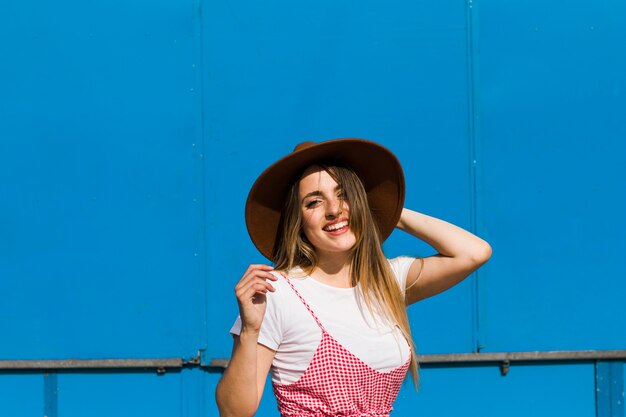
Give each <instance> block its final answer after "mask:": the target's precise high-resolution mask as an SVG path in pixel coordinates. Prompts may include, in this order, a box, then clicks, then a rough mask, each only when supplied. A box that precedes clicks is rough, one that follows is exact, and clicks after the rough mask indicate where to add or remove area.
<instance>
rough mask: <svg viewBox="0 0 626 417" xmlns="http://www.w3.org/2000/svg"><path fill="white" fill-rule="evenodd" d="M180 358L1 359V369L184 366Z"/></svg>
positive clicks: (157, 367) (158, 367)
mask: <svg viewBox="0 0 626 417" xmlns="http://www.w3.org/2000/svg"><path fill="white" fill-rule="evenodd" d="M183 365H185V362H184V361H183V360H182V359H180V358H166V359H62V360H0V370H3V369H4V370H19V369H132V368H156V369H160V368H182V367H183Z"/></svg>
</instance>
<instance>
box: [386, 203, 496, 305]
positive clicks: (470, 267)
mask: <svg viewBox="0 0 626 417" xmlns="http://www.w3.org/2000/svg"><path fill="white" fill-rule="evenodd" d="M397 227H398V228H399V229H401V230H404V231H405V232H407V233H409V234H411V235H413V236H415V237H417V238H419V239H421V240H423V241H424V242H426V243H428V244H429V245H431V246H432V247H433V248H435V249H436V250H437V251H438V252H439V253H438V254H437V255H434V256H429V257H427V258H424V259H423V262H421V261H420V260H419V259H417V260H415V261H414V262H413V264H412V265H411V267H410V269H409V273H408V275H407V279H406V295H405V299H406V304H407V305H409V304H413V303H415V302H417V301H419V300H423V299H424V298H428V297H431V296H433V295H435V294H439V293H440V292H443V291H445V290H447V289H448V288H451V287H453V286H454V285H456V284H458V283H459V282H461V281H462V280H463V279H464V278H466V277H467V276H468V275H470V274H471V273H472V272H474V271H475V270H476V269H478V268H479V267H480V266H481V265H483V264H484V263H485V262H487V261H488V260H489V258H490V257H491V246H490V245H489V244H488V243H487V242H485V241H484V240H483V239H481V238H479V237H478V236H475V235H473V234H472V233H470V232H468V231H467V230H464V229H462V228H460V227H458V226H455V225H453V224H451V223H448V222H446V221H443V220H440V219H437V218H434V217H431V216H427V215H425V214H422V213H418V212H416V211H413V210H409V209H406V208H405V209H403V210H402V215H401V216H400V221H399V222H398V226H397Z"/></svg>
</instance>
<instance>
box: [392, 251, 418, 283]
mask: <svg viewBox="0 0 626 417" xmlns="http://www.w3.org/2000/svg"><path fill="white" fill-rule="evenodd" d="M416 259H417V258H415V257H412V256H398V257H396V258H391V259H387V260H388V261H389V266H390V267H391V271H392V272H393V275H394V276H395V278H396V280H397V281H398V285H400V288H402V289H404V288H405V286H406V277H407V275H408V273H409V269H410V268H411V265H413V262H414V261H415V260H416Z"/></svg>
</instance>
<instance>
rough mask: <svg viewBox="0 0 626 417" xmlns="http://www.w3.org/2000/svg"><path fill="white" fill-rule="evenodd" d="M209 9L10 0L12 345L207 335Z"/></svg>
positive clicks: (0, 283) (22, 353)
mask: <svg viewBox="0 0 626 417" xmlns="http://www.w3.org/2000/svg"><path fill="white" fill-rule="evenodd" d="M197 7H198V5H197V4H196V3H194V2H193V1H191V0H190V1H186V2H170V1H163V2H156V3H155V2H131V3H128V2H121V1H113V2H97V3H93V2H87V3H85V2H81V1H72V0H66V1H62V2H54V3H51V2H34V3H33V2H31V3H24V2H17V1H8V2H2V5H0V32H1V33H0V35H1V36H2V38H3V39H11V41H10V42H5V43H4V44H3V53H2V55H3V56H4V57H5V58H6V59H4V60H3V65H2V66H0V79H2V94H0V97H1V98H0V109H1V112H2V125H1V132H0V137H1V140H0V177H1V178H2V179H3V180H2V181H1V182H0V195H2V197H3V204H2V205H1V206H0V217H2V219H3V221H2V223H1V225H0V235H1V236H2V239H0V276H2V279H1V280H0V294H3V295H5V298H4V299H3V301H2V303H0V317H2V318H3V320H1V321H0V333H2V334H3V335H4V337H5V338H6V340H12V341H13V342H12V343H3V344H2V345H1V346H0V357H2V358H3V359H61V358H111V357H122V358H128V357H131V358H132V357H139V358H141V357H182V356H185V357H190V356H195V355H196V354H197V350H198V349H199V348H201V347H203V346H204V344H205V340H206V327H205V326H204V304H205V296H206V295H205V291H204V274H203V255H204V250H203V241H202V239H203V236H202V221H203V220H202V210H203V208H202V204H201V203H202V187H201V181H202V158H201V155H200V154H201V153H202V149H201V142H199V141H198V139H199V133H200V130H199V128H198V126H199V125H200V106H199V97H198V93H197V91H196V90H197V89H198V88H199V85H198V84H197V79H198V76H197V74H196V72H197V69H196V68H195V66H196V65H197V64H198V63H199V51H200V49H199V48H198V47H197V44H198V43H199V37H198V36H196V34H197V30H198V27H197V24H198V20H197V19H198V17H199V15H198V11H197ZM7 295H10V296H8V297H7Z"/></svg>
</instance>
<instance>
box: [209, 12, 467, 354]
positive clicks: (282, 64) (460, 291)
mask: <svg viewBox="0 0 626 417" xmlns="http://www.w3.org/2000/svg"><path fill="white" fill-rule="evenodd" d="M352 6H353V4H352V3H350V2H321V3H319V2H318V3H316V6H315V7H311V8H307V9H306V10H303V9H302V8H301V5H296V4H294V3H293V2H288V1H274V2H271V4H266V3H263V4H261V3H257V2H244V3H243V4H238V6H237V7H232V6H231V5H229V4H228V3H224V2H208V3H207V4H206V9H205V13H204V14H203V17H204V27H205V29H206V34H205V41H204V48H205V49H204V53H205V56H206V59H205V62H206V63H207V65H208V67H209V68H210V70H209V71H208V73H207V77H206V79H205V90H206V91H207V95H206V101H205V113H204V115H205V120H206V133H207V141H208V142H207V149H210V150H211V151H210V153H208V155H207V156H208V158H209V162H208V163H207V166H206V190H207V207H208V209H207V225H208V237H209V241H208V245H207V253H208V254H207V258H208V260H209V266H208V269H209V277H210V278H209V280H210V281H209V286H210V289H211V293H212V294H216V297H215V299H214V300H213V301H212V302H210V303H209V324H210V326H211V328H213V329H215V334H216V337H215V338H214V339H213V340H212V342H211V344H210V346H209V348H208V352H207V355H208V357H209V358H212V357H225V356H228V355H229V354H230V349H231V338H230V336H229V335H228V329H229V328H230V325H231V324H232V322H233V321H234V318H235V317H236V314H237V310H236V302H235V298H234V293H233V290H232V289H233V287H234V285H235V283H236V282H237V281H238V280H239V278H240V276H241V274H242V273H243V272H244V271H245V269H246V268H247V266H248V264H250V263H257V262H267V261H265V260H264V259H263V258H262V257H261V256H260V255H258V254H257V253H256V250H255V249H254V248H253V246H252V244H251V243H250V242H249V239H248V236H247V233H246V230H245V225H244V222H243V217H244V216H243V210H244V204H245V198H246V195H247V191H248V190H249V188H250V186H251V185H252V183H253V181H254V179H255V178H256V176H257V175H258V174H259V173H260V172H261V171H262V170H263V169H264V168H265V167H266V166H267V165H268V164H269V163H270V162H272V161H274V160H276V159H278V158H280V157H282V156H283V155H285V154H287V153H288V152H290V151H291V150H292V149H293V147H294V146H295V144H296V143H297V142H299V141H302V140H325V139H331V138H334V137H347V136H356V137H365V138H370V139H374V140H377V141H380V142H381V143H383V144H384V145H387V146H389V147H390V148H391V149H392V150H393V151H395V152H396V153H397V154H398V155H399V157H400V159H401V162H402V163H403V165H404V167H405V170H406V176H407V183H408V193H407V194H408V196H407V206H409V207H412V208H414V209H416V210H421V211H424V212H426V213H429V214H433V215H437V216H440V217H442V218H446V219H448V220H450V221H452V222H454V223H457V224H460V225H462V226H464V227H466V228H471V218H470V215H469V213H470V200H471V197H470V186H471V184H470V181H469V180H468V176H467V173H468V171H469V167H470V158H469V154H468V152H469V146H468V126H467V102H468V97H467V59H466V53H467V49H466V20H465V4H464V3H463V2H458V1H445V2H443V3H442V2H438V3H430V4H427V5H426V4H423V3H415V2H409V1H404V2H400V3H394V5H393V6H392V7H380V5H379V4H378V3H375V2H365V3H359V7H352ZM443 51H445V52H443ZM433 155H439V156H442V155H445V158H444V157H432V156H433ZM435 178H436V180H435ZM386 250H387V253H388V254H389V255H390V256H395V255H398V254H407V253H408V254H430V253H432V249H430V248H427V247H426V246H425V245H423V244H419V243H417V242H416V240H415V239H411V242H408V241H407V239H406V236H402V235H401V233H395V234H394V235H393V236H392V238H391V239H390V241H389V243H388V244H387V245H386ZM217 294H219V296H217ZM451 309H452V310H453V311H454V314H449V313H450V311H451ZM411 316H412V317H413V323H414V325H415V334H416V339H417V343H418V345H419V346H420V351H421V352H434V351H437V352H454V351H472V349H473V346H474V342H473V323H472V287H471V283H470V282H466V283H464V284H462V285H461V286H459V287H458V288H455V289H454V290H452V291H450V292H449V293H447V294H445V295H443V296H441V297H439V298H437V299H433V300H428V301H426V302H424V303H422V304H421V305H419V306H416V307H415V308H414V309H412V311H411ZM432 316H437V317H439V318H440V320H441V321H439V322H437V323H435V322H433V321H432V320H428V319H426V317H432ZM426 335H428V336H426Z"/></svg>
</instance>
